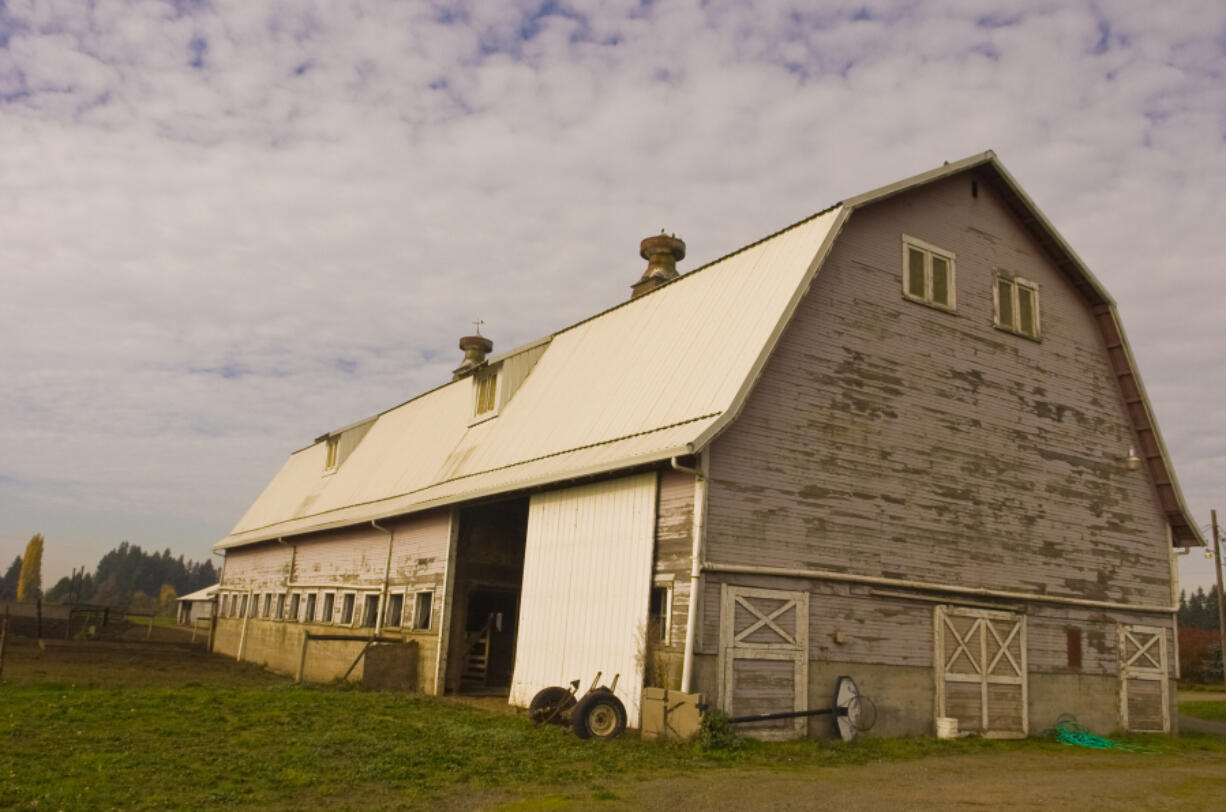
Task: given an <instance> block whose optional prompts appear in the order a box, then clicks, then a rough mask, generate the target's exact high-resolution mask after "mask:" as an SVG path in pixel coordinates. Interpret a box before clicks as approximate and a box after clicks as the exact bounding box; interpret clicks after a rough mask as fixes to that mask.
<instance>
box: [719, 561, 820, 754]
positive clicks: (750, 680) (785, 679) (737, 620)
mask: <svg viewBox="0 0 1226 812" xmlns="http://www.w3.org/2000/svg"><path fill="white" fill-rule="evenodd" d="M719 651H720V674H721V676H722V679H721V681H720V700H721V701H720V705H721V706H722V707H723V709H724V711H725V712H727V713H728V714H729V715H731V716H748V715H752V714H757V713H782V712H786V711H797V710H807V709H808V701H809V691H808V686H809V593H808V592H788V591H784V590H780V589H761V588H757V587H746V586H732V585H731V584H724V585H723V586H722V590H721V593H720V649H719ZM806 725H807V720H806V719H804V718H800V719H777V720H773V721H770V722H755V723H752V724H744V725H740V726H738V728H739V729H740V730H742V731H744V732H745V733H747V734H748V735H751V736H755V737H757V738H760V739H791V738H796V737H797V736H804V735H805V729H806Z"/></svg>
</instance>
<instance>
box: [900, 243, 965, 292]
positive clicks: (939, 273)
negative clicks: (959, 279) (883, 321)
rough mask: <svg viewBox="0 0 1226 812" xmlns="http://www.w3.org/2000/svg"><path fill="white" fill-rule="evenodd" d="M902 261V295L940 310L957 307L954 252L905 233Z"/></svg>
mask: <svg viewBox="0 0 1226 812" xmlns="http://www.w3.org/2000/svg"><path fill="white" fill-rule="evenodd" d="M902 262H903V266H902V267H903V273H902V293H903V296H906V297H907V298H908V299H911V300H912V301H916V302H921V303H923V304H926V305H931V306H933V307H939V308H941V309H943V310H954V309H956V307H957V299H958V297H957V289H956V285H955V275H954V255H953V252H951V251H946V250H945V249H943V248H938V247H936V246H935V245H932V244H930V243H926V242H924V241H923V240H919V239H916V238H915V237H908V236H907V235H905V234H904V235H903V238H902Z"/></svg>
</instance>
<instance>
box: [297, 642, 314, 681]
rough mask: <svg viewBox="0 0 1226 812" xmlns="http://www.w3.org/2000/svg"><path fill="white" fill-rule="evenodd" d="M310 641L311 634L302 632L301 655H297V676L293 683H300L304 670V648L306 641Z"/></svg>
mask: <svg viewBox="0 0 1226 812" xmlns="http://www.w3.org/2000/svg"><path fill="white" fill-rule="evenodd" d="M310 639H311V633H310V632H308V631H306V630H303V632H302V653H301V654H299V655H298V674H297V675H296V676H295V677H294V682H302V672H303V671H305V670H306V648H307V641H308V640H310Z"/></svg>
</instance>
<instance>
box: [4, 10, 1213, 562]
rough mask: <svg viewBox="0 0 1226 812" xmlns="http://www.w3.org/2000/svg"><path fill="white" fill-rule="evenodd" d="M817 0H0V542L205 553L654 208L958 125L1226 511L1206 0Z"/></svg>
mask: <svg viewBox="0 0 1226 812" xmlns="http://www.w3.org/2000/svg"><path fill="white" fill-rule="evenodd" d="M814 5H815V4H812V3H798V4H788V3H782V2H780V3H764V2H754V3H752V4H751V3H748V2H706V3H695V2H664V1H663V0H661V1H660V2H655V3H633V2H622V3H617V2H600V3H597V2H549V3H544V4H541V3H536V2H533V3H528V2H507V1H506V0H503V2H497V3H453V4H444V3H408V2H406V3H393V2H364V1H362V0H348V2H343V3H342V2H320V3H310V2H304V0H285V2H254V1H253V0H242V2H205V1H203V0H202V1H201V2H192V0H175V1H174V2H157V1H155V0H146V1H145V2H136V1H135V0H133V1H132V2H117V1H113V0H96V2H91V3H84V2H31V1H30V0H7V1H5V0H0V273H2V274H3V283H4V284H3V289H2V291H0V375H2V376H3V377H2V380H3V382H4V385H3V386H2V387H0V444H2V447H3V449H4V450H3V453H2V454H0V559H2V560H0V565H7V563H8V562H9V561H11V560H12V557H13V556H15V555H17V554H19V553H20V552H21V550H22V549H23V546H24V544H25V542H26V540H27V539H28V538H29V537H30V535H31V534H32V533H34V532H42V533H44V534H45V535H46V537H47V560H46V564H45V570H44V573H45V575H44V585H45V586H50V584H51V583H53V581H54V580H55V579H56V578H58V577H59V576H61V575H64V574H66V573H67V571H68V569H69V568H70V567H72V566H74V565H77V564H86V565H88V566H91V567H92V566H93V564H94V563H95V562H96V560H97V558H98V556H99V555H100V554H101V553H102V552H104V551H105V550H106V549H109V548H110V547H112V546H114V545H115V544H117V543H118V542H119V541H121V540H124V539H129V540H131V541H133V542H134V543H139V544H142V545H144V546H146V547H153V548H162V547H170V548H171V549H172V550H174V551H176V552H183V553H185V554H187V555H188V556H189V557H193V558H197V559H199V558H203V557H205V556H207V555H208V553H209V545H210V544H211V543H212V542H213V541H215V540H217V539H218V538H220V537H222V536H223V535H225V533H226V532H227V531H228V529H229V528H230V526H231V525H233V523H234V522H235V521H236V520H237V519H238V517H239V516H240V515H241V514H242V512H243V511H244V510H245V509H246V507H247V505H248V504H249V503H250V502H251V501H253V500H254V498H255V496H256V495H257V494H258V493H259V491H260V489H261V488H262V487H263V486H264V484H265V483H266V482H267V480H268V479H269V478H270V477H271V476H272V474H273V473H274V472H275V471H276V469H277V468H278V467H279V466H280V464H281V463H282V461H283V460H284V458H285V456H286V455H287V454H288V453H289V452H290V451H292V450H294V449H297V448H300V447H302V446H303V445H306V444H308V443H309V442H310V441H311V440H312V439H313V438H314V437H316V436H317V435H318V434H320V433H321V432H323V431H325V430H327V429H329V428H335V427H337V426H340V425H343V424H346V423H349V422H352V421H353V420H356V419H358V418H361V417H364V416H367V415H369V414H372V413H374V412H377V411H380V410H383V409H385V408H387V407H389V406H391V405H394V404H396V403H399V402H401V401H403V400H405V399H407V398H409V397H411V396H412V395H414V394H416V393H418V392H420V391H422V390H424V389H426V388H429V387H432V386H434V385H437V384H438V383H441V382H443V381H445V380H447V379H448V373H449V371H450V370H451V369H452V368H453V367H454V366H455V364H456V363H457V361H458V359H459V357H460V352H459V350H458V349H457V348H456V340H457V339H458V337H459V336H460V335H462V334H465V333H467V332H469V331H471V328H472V325H471V322H472V321H473V320H474V319H477V318H481V319H484V320H485V322H486V325H485V328H484V332H486V333H487V334H488V335H489V336H490V337H491V338H492V339H493V340H494V342H495V345H496V349H497V350H503V349H508V348H510V347H512V346H514V345H516V344H518V343H521V342H524V341H527V340H530V339H533V338H536V337H538V336H540V335H542V334H545V333H548V332H551V331H553V330H555V329H557V328H559V327H561V326H564V325H566V324H569V323H571V322H574V321H576V320H578V319H581V318H584V317H586V316H588V315H590V314H592V313H594V312H596V311H598V310H601V309H603V308H605V307H607V306H609V305H610V304H612V303H615V302H617V301H620V300H621V299H623V298H624V297H625V296H626V295H627V294H628V286H629V284H630V283H631V282H633V281H634V280H635V279H636V278H637V277H638V274H639V273H640V272H641V270H642V266H643V263H642V261H641V260H640V259H639V258H638V256H637V242H638V240H639V239H640V238H641V237H644V236H647V235H648V234H651V233H655V232H657V231H658V230H659V229H660V228H666V229H668V230H669V231H673V232H676V233H677V234H679V235H681V236H683V237H684V238H685V239H686V241H687V243H688V245H689V252H690V256H689V258H688V259H687V260H686V262H685V263H684V264H683V266H682V268H683V269H686V268H693V267H696V266H698V265H700V264H702V263H704V262H706V261H709V260H711V259H714V258H716V257H718V256H720V255H722V254H724V253H726V252H728V251H730V250H733V249H735V248H737V247H738V246H741V245H743V244H745V243H747V242H750V241H753V240H755V239H757V238H759V237H761V236H764V235H765V234H767V233H769V232H771V231H774V230H776V229H778V228H779V227H781V226H783V225H786V224H788V223H791V222H793V221H795V220H797V219H800V218H801V217H804V216H806V215H808V214H810V213H812V212H814V211H816V210H818V209H821V208H824V207H825V206H827V205H829V204H831V203H833V202H835V201H837V200H839V199H841V198H844V197H847V196H850V195H853V194H856V193H859V192H862V191H865V190H867V189H870V188H873V187H876V186H879V185H882V184H885V183H889V182H892V181H894V180H897V179H899V178H902V177H904V176H907V175H910V174H913V173H916V172H920V171H924V170H927V169H930V168H932V167H934V166H937V165H939V164H940V163H941V162H942V161H945V160H955V159H958V158H962V157H965V156H967V155H970V154H972V153H977V152H981V151H983V150H985V149H989V148H991V149H994V150H996V152H997V153H998V154H999V155H1000V157H1001V159H1002V160H1003V161H1004V162H1005V165H1006V166H1007V167H1008V168H1009V170H1010V171H1011V172H1012V173H1013V174H1014V175H1015V176H1016V177H1017V178H1018V180H1019V181H1020V182H1021V183H1022V185H1023V186H1024V187H1025V188H1026V189H1027V191H1028V192H1029V193H1030V195H1031V196H1032V197H1033V198H1034V199H1035V201H1036V202H1037V203H1038V204H1039V206H1040V207H1042V208H1043V209H1044V211H1045V212H1046V213H1047V215H1048V216H1049V217H1050V218H1051V219H1052V221H1053V222H1054V223H1055V224H1056V226H1057V227H1058V228H1059V229H1060V230H1061V232H1062V233H1063V234H1064V236H1065V237H1066V238H1067V239H1068V240H1069V242H1070V243H1071V244H1072V245H1073V246H1074V247H1075V248H1076V250H1077V251H1078V253H1079V254H1080V255H1081V256H1082V258H1083V259H1085V260H1086V261H1087V262H1088V264H1089V265H1090V267H1091V268H1093V269H1094V271H1095V273H1096V274H1097V275H1098V277H1099V278H1100V279H1101V280H1102V281H1103V283H1104V284H1105V285H1106V286H1107V288H1108V289H1109V290H1110V291H1111V292H1112V294H1113V295H1114V296H1115V298H1116V300H1117V301H1118V303H1119V306H1120V311H1121V314H1122V316H1123V320H1124V324H1125V326H1126V328H1127V329H1128V332H1129V337H1130V339H1131V341H1132V344H1133V346H1134V349H1135V350H1136V354H1137V357H1138V360H1139V362H1140V367H1141V372H1142V374H1143V376H1144V379H1145V382H1146V385H1147V387H1148V389H1149V393H1150V396H1151V398H1152V400H1153V403H1154V406H1155V409H1156V411H1157V415H1158V418H1159V421H1160V424H1161V426H1162V429H1163V432H1164V434H1165V438H1166V441H1167V444H1168V445H1169V447H1170V450H1171V452H1172V455H1173V457H1174V461H1175V465H1176V470H1177V471H1178V474H1179V476H1180V479H1181V481H1182V484H1183V487H1184V491H1185V493H1186V495H1187V497H1188V499H1189V502H1190V504H1191V507H1192V510H1193V511H1194V512H1195V515H1196V518H1197V520H1198V522H1202V523H1207V522H1208V512H1209V508H1210V507H1212V506H1215V505H1216V506H1220V507H1222V508H1223V509H1224V510H1226V500H1223V499H1222V497H1223V495H1226V465H1224V463H1226V398H1224V395H1226V391H1224V387H1223V380H1224V378H1223V374H1224V373H1226V362H1224V361H1223V349H1224V348H1226V327H1224V326H1223V324H1224V318H1226V317H1224V315H1223V310H1224V308H1223V304H1222V302H1223V299H1224V298H1226V296H1224V295H1223V294H1224V291H1226V283H1224V282H1223V274H1226V268H1223V255H1224V253H1226V252H1224V250H1223V249H1224V248H1226V246H1224V245H1223V242H1224V240H1223V229H1222V225H1221V223H1222V219H1223V207H1222V205H1221V201H1222V200H1226V7H1224V6H1223V4H1222V3H1221V2H1219V1H1214V2H1195V1H1194V0H1181V1H1180V2H1178V3H1153V2H1149V1H1148V0H1147V1H1146V2H1130V3H1110V2H1106V3H1103V2H1099V3H1066V2H1058V3H1057V2H1050V3H1044V2H1029V3H1024V4H1019V3H1016V2H1011V3H1004V2H996V1H995V0H986V1H985V2H907V3H879V2H868V3H852V4H847V5H840V4H837V3H829V4H821V7H822V9H823V10H822V11H820V12H813V11H810V10H808V9H810V8H812V7H813V6H814ZM1019 9H1024V10H1022V11H1019ZM1215 500H1217V501H1215ZM1210 572H1211V569H1210V568H1209V566H1208V565H1207V563H1206V562H1205V561H1204V560H1203V559H1202V558H1200V555H1199V553H1197V554H1195V555H1193V556H1191V557H1190V559H1189V561H1188V565H1187V566H1185V568H1184V576H1185V579H1187V580H1188V581H1190V582H1191V583H1193V584H1196V583H1206V582H1207V581H1208V579H1209V578H1210V575H1209V573H1210Z"/></svg>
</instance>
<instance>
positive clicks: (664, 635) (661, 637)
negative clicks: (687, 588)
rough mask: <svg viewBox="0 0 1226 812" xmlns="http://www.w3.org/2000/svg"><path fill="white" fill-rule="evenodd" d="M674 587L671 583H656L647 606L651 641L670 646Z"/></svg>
mask: <svg viewBox="0 0 1226 812" xmlns="http://www.w3.org/2000/svg"><path fill="white" fill-rule="evenodd" d="M672 607H673V585H672V582H671V581H656V583H655V585H653V586H652V587H651V598H650V600H649V603H648V605H647V629H648V633H649V634H650V635H651V639H652V640H655V641H656V642H659V643H663V644H664V645H668V643H669V625H670V623H669V619H670V618H671V616H672Z"/></svg>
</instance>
